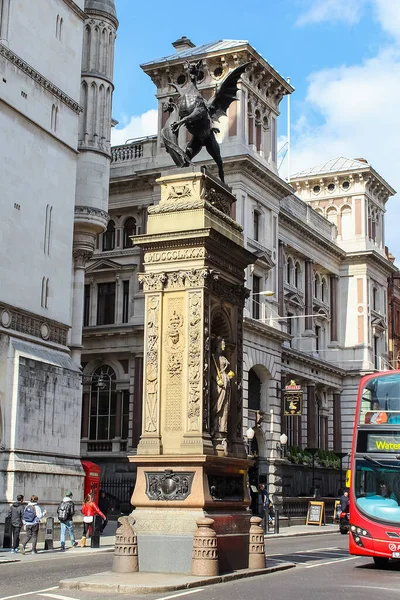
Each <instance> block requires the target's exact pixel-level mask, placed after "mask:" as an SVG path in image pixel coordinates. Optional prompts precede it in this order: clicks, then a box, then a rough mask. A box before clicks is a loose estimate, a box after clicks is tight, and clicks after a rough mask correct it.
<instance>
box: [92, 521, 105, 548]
mask: <svg viewBox="0 0 400 600" xmlns="http://www.w3.org/2000/svg"><path fill="white" fill-rule="evenodd" d="M101 522H102V518H101V517H100V515H95V517H94V519H93V531H92V537H91V539H90V547H91V548H100V529H101Z"/></svg>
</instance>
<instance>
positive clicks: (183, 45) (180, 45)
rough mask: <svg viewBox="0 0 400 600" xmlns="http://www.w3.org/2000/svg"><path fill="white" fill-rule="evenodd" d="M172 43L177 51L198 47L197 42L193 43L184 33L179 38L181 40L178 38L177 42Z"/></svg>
mask: <svg viewBox="0 0 400 600" xmlns="http://www.w3.org/2000/svg"><path fill="white" fill-rule="evenodd" d="M172 45H173V47H174V48H175V50H176V51H177V52H181V50H189V48H195V47H196V44H193V42H192V41H191V40H189V38H187V37H186V35H183V36H182V37H181V38H179V40H176V42H172Z"/></svg>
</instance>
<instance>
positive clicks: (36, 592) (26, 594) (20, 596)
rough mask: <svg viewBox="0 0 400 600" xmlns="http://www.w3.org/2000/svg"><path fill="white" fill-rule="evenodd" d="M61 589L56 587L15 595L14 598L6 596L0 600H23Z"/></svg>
mask: <svg viewBox="0 0 400 600" xmlns="http://www.w3.org/2000/svg"><path fill="white" fill-rule="evenodd" d="M58 589H59V587H58V585H56V586H55V587H51V588H46V589H44V590H36V591H32V592H24V593H23V594H15V595H14V596H4V598H0V600H11V598H22V596H30V595H31V594H41V593H42V592H51V590H58Z"/></svg>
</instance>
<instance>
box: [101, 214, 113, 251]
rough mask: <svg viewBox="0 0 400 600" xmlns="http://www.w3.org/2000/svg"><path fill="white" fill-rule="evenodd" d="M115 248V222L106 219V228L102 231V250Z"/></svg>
mask: <svg viewBox="0 0 400 600" xmlns="http://www.w3.org/2000/svg"><path fill="white" fill-rule="evenodd" d="M114 248H115V223H114V221H112V220H110V221H108V225H107V230H106V231H105V232H104V233H103V252H104V251H106V250H114Z"/></svg>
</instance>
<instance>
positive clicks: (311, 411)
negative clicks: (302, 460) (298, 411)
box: [307, 383, 317, 448]
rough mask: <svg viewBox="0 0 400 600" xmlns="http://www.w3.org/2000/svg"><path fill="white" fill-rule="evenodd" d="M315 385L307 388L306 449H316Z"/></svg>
mask: <svg viewBox="0 0 400 600" xmlns="http://www.w3.org/2000/svg"><path fill="white" fill-rule="evenodd" d="M316 443H317V440H316V406H315V385H314V384H313V383H312V384H310V385H308V386H307V448H316Z"/></svg>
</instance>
